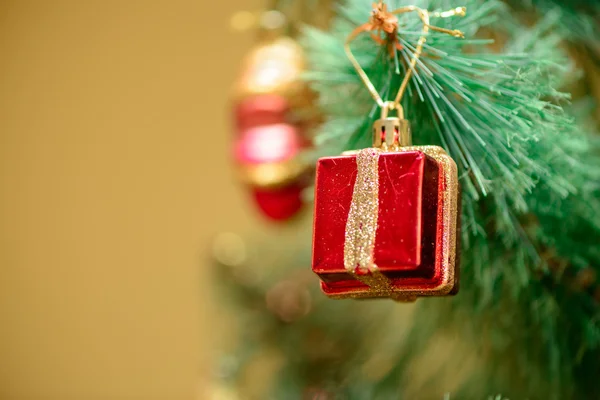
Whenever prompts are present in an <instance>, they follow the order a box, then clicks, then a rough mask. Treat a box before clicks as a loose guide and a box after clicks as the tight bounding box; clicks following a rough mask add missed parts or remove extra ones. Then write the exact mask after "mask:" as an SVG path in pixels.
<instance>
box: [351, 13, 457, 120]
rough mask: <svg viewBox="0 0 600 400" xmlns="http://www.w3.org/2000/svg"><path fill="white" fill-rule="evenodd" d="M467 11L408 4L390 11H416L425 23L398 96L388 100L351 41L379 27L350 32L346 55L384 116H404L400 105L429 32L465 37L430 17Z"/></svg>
mask: <svg viewBox="0 0 600 400" xmlns="http://www.w3.org/2000/svg"><path fill="white" fill-rule="evenodd" d="M382 3H383V2H380V3H379V4H378V5H374V12H375V10H381V9H382V8H384V7H383V4H382ZM466 11H467V9H466V7H457V8H454V9H452V10H448V11H443V12H433V13H430V12H429V11H428V10H425V9H422V8H419V7H417V6H407V7H402V8H398V9H397V10H394V11H390V12H389V13H390V14H392V15H399V14H405V13H410V12H416V13H417V14H418V15H419V18H420V19H421V22H422V23H423V29H422V34H421V36H420V37H419V41H418V42H417V46H416V48H415V52H414V54H413V56H412V59H411V61H410V64H409V66H408V71H407V72H406V74H405V75H404V79H403V80H402V83H401V84H400V89H399V90H398V93H397V94H396V97H395V99H394V100H393V101H386V100H383V99H382V98H381V96H380V95H379V91H378V90H377V89H376V88H375V85H373V83H372V82H371V80H370V79H369V76H368V75H367V73H366V72H365V70H364V69H363V68H362V67H361V65H360V64H359V62H358V60H357V59H356V57H354V54H353V53H352V50H351V49H350V43H351V42H352V41H353V40H354V39H356V37H357V36H358V35H360V34H361V33H363V32H368V31H373V30H375V29H377V27H376V26H374V25H373V24H372V23H366V24H363V25H361V26H359V27H357V28H356V29H354V30H353V31H352V32H351V33H350V35H348V38H347V39H346V42H345V44H344V50H345V51H346V55H347V56H348V59H350V62H351V63H352V65H353V66H354V69H356V72H357V73H358V75H359V76H360V79H361V80H362V82H363V83H364V85H365V86H366V87H367V90H369V93H370V94H371V97H373V99H374V100H375V102H376V103H377V105H378V106H379V107H380V108H381V115H382V118H386V117H387V114H388V112H389V111H391V110H397V111H398V117H399V118H404V111H403V109H402V106H401V105H400V102H401V101H402V98H403V96H404V93H405V91H406V88H407V87H408V82H409V81H410V78H411V76H412V74H413V70H414V69H415V67H416V65H417V62H418V60H419V58H420V57H421V54H422V52H423V46H424V45H425V42H426V41H427V35H428V34H429V31H430V30H432V31H436V32H441V33H445V34H448V35H452V36H454V37H460V38H462V37H464V35H463V33H462V32H461V31H459V30H456V29H455V30H450V29H445V28H440V27H437V26H433V25H430V24H429V20H430V17H436V18H449V17H453V16H455V15H458V16H461V17H464V16H465V14H466Z"/></svg>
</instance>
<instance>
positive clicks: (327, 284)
mask: <svg viewBox="0 0 600 400" xmlns="http://www.w3.org/2000/svg"><path fill="white" fill-rule="evenodd" d="M442 172H443V171H442V170H441V168H440V167H439V166H438V163H437V162H436V161H435V160H434V159H432V158H430V157H428V156H426V155H425V154H424V153H422V152H420V151H411V152H400V153H385V154H382V155H381V156H380V158H379V214H378V228H377V233H376V240H375V249H374V261H375V264H376V265H377V266H378V267H379V268H380V269H381V271H382V272H383V273H384V274H385V275H386V276H388V277H389V278H391V279H393V282H394V284H395V285H397V286H402V285H410V286H415V285H417V286H419V285H422V287H423V288H426V287H432V286H436V285H437V284H438V281H439V279H440V276H441V270H440V268H441V265H440V263H439V262H438V259H439V258H440V257H438V256H437V253H438V252H439V251H441V250H440V246H438V243H437V241H438V238H441V236H442V232H443V229H444V226H443V225H442V224H441V218H439V216H441V212H442V210H441V206H442V196H439V194H440V193H441V192H442V190H443V189H444V188H445V182H444V180H443V173H442ZM355 180H356V160H355V156H340V157H327V158H322V159H320V160H319V162H318V164H317V177H316V187H315V216H314V237H313V271H314V272H315V273H317V274H318V275H319V276H320V278H321V279H322V280H323V282H324V284H323V289H324V290H325V291H326V292H330V293H338V294H339V293H344V292H346V291H351V290H352V289H353V288H357V287H364V285H363V284H362V283H360V282H358V281H356V280H354V279H353V278H352V277H351V276H350V275H348V274H347V273H346V271H345V269H344V240H345V227H346V221H347V218H348V212H349V209H350V202H351V200H352V193H353V188H354V183H355ZM440 240H441V239H440Z"/></svg>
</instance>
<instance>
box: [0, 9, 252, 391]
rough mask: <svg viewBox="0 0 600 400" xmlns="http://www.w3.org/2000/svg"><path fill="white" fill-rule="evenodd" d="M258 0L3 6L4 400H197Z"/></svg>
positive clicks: (236, 207)
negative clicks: (232, 107) (233, 24)
mask: <svg viewBox="0 0 600 400" xmlns="http://www.w3.org/2000/svg"><path fill="white" fill-rule="evenodd" d="M261 5H262V2H261V1H259V0H251V1H241V0H231V1H227V2H212V1H207V0H189V1H182V0H169V1H168V0H146V1H144V0H128V1H118V0H85V1H81V0H70V1H65V0H49V1H46V0H37V1H23V0H20V1H16V0H14V1H6V0H4V1H0V163H1V164H0V165H1V166H0V188H1V191H2V192H1V197H0V199H1V200H0V360H1V361H0V398H1V399H3V400H5V399H61V400H70V399H169V400H176V399H193V398H198V397H199V398H203V397H204V396H202V395H198V393H199V386H200V384H201V379H200V378H201V377H202V376H206V375H208V374H209V363H210V359H211V352H210V349H211V345H212V343H213V338H214V337H215V336H216V335H215V334H214V332H213V330H212V329H211V326H212V323H211V324H209V321H212V320H214V319H215V318H214V317H215V315H216V311H215V309H214V307H213V306H212V305H211V302H212V301H213V300H211V287H210V282H209V279H210V277H209V276H208V274H209V272H208V271H207V267H206V265H205V264H206V260H205V258H206V249H207V246H208V241H209V239H210V237H211V236H212V235H213V234H215V233H216V232H218V231H221V230H235V231H240V230H244V229H246V228H247V227H248V226H250V224H254V223H256V217H255V216H254V215H252V213H250V212H248V209H249V205H248V203H247V201H246V199H245V197H244V196H243V194H244V193H243V190H242V189H241V188H238V187H237V186H236V185H235V183H234V181H233V180H232V179H231V175H232V171H231V168H230V165H229V158H228V156H229V146H230V136H231V133H230V129H229V125H230V122H229V115H228V112H229V109H228V107H227V105H228V95H229V89H230V87H231V84H232V81H233V79H234V78H235V76H236V75H237V73H238V64H239V62H240V60H241V58H242V56H243V54H244V52H245V51H246V50H247V48H248V47H249V46H250V45H251V43H252V42H253V35H252V34H251V33H244V34H240V33H235V32H232V31H231V29H230V28H229V26H228V22H229V18H230V16H231V15H232V14H233V13H234V12H235V11H237V10H240V9H250V10H252V9H258V8H259V7H260V6H261Z"/></svg>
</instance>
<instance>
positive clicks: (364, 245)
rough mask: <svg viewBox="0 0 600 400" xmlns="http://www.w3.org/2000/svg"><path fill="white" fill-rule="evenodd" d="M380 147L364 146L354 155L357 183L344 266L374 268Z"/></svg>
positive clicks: (361, 268) (351, 206)
mask: <svg viewBox="0 0 600 400" xmlns="http://www.w3.org/2000/svg"><path fill="white" fill-rule="evenodd" d="M379 153H380V150H379V149H375V148H368V149H363V150H361V151H360V152H358V154H357V155H356V170H357V175H356V183H355V184H354V192H353V193H352V202H351V203H350V212H349V213H348V220H347V222H346V238H345V241H344V268H346V270H347V271H349V272H354V271H355V270H356V269H357V268H358V269H359V270H360V271H362V272H367V271H372V270H373V269H375V268H377V266H376V265H375V263H374V262H373V249H374V247H375V234H376V232H377V214H378V212H379Z"/></svg>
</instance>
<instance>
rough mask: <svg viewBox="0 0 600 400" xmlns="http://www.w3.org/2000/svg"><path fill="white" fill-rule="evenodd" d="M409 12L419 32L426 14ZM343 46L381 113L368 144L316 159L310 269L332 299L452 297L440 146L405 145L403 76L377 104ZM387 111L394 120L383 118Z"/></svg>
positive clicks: (453, 237) (455, 187) (453, 229)
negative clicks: (395, 92) (386, 98)
mask: <svg viewBox="0 0 600 400" xmlns="http://www.w3.org/2000/svg"><path fill="white" fill-rule="evenodd" d="M418 10H420V16H421V17H422V19H423V20H424V34H426V33H427V29H428V28H429V27H430V26H429V25H428V18H427V16H428V14H427V12H426V10H421V9H418ZM456 10H458V9H456ZM425 27H427V29H425ZM350 40H352V35H351V37H350V38H349V40H348V42H349V41H350ZM423 43H424V41H423V42H421V41H419V44H420V46H421V47H422V44H423ZM347 52H348V53H349V57H350V59H351V61H353V63H354V64H355V67H357V70H358V71H359V73H360V74H361V78H363V81H365V83H367V87H368V88H369V90H370V91H371V94H372V95H373V97H374V98H375V100H376V101H377V103H378V104H379V105H380V106H381V108H382V117H381V119H379V120H377V121H375V123H374V126H373V147H372V148H367V149H363V150H359V151H352V152H346V153H344V154H343V155H341V156H337V157H325V158H321V159H319V161H318V162H317V169H316V171H317V174H316V182H315V213H314V235H313V259H312V269H313V271H314V272H315V273H316V274H317V275H318V276H319V277H320V279H321V289H322V290H323V292H324V293H325V294H326V295H327V296H329V297H332V298H375V297H387V298H392V299H395V300H399V301H414V300H415V299H416V298H417V297H421V296H443V295H449V294H455V293H456V292H457V291H458V270H457V268H458V257H457V254H458V238H457V236H458V235H457V232H458V230H459V183H458V172H457V167H456V163H455V162H454V160H452V158H451V157H450V156H449V155H448V154H446V152H445V151H444V149H442V148H441V147H438V146H412V144H411V132H410V127H409V124H408V121H407V120H405V119H404V115H403V110H402V107H401V106H400V100H401V98H402V95H403V92H404V89H405V88H406V83H407V82H408V79H409V78H410V74H409V73H407V74H406V76H405V79H404V81H406V83H404V82H403V83H402V85H401V88H400V91H399V93H398V95H397V97H396V99H395V100H394V101H393V102H392V101H383V100H382V99H381V98H380V97H379V94H378V93H377V91H376V90H374V88H373V86H372V84H371V83H370V81H369V80H368V77H366V75H365V74H364V71H363V70H362V68H360V66H358V63H356V62H355V61H356V60H355V59H354V57H353V56H352V54H351V53H350V51H349V48H348V47H347ZM417 53H419V54H420V52H419V51H417ZM415 57H417V56H415ZM411 64H416V58H415V59H414V60H413V63H411ZM411 67H412V68H414V65H411ZM411 70H412V69H409V71H411ZM371 88H373V90H371ZM389 110H396V111H397V112H398V117H388V115H387V114H388V111H389Z"/></svg>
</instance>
